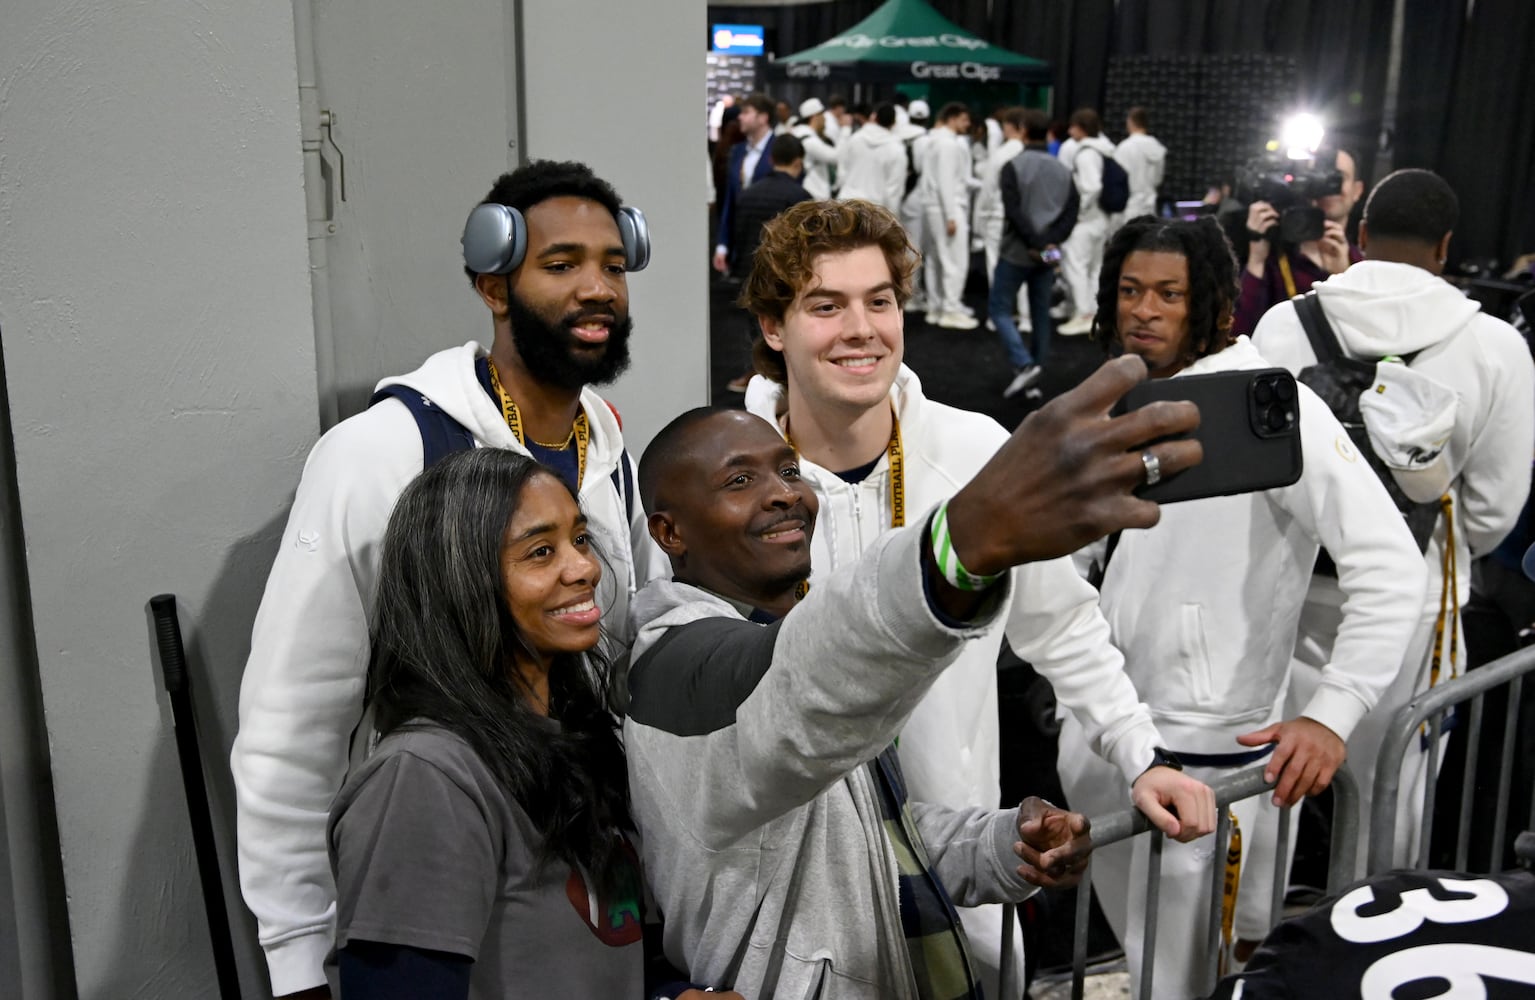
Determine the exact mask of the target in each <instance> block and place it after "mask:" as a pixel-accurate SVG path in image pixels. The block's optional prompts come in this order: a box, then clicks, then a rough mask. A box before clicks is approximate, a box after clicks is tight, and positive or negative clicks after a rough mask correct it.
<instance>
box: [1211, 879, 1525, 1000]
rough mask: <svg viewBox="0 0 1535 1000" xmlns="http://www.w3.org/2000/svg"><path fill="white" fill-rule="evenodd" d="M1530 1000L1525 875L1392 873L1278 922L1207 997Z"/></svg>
mask: <svg viewBox="0 0 1535 1000" xmlns="http://www.w3.org/2000/svg"><path fill="white" fill-rule="evenodd" d="M1320 997H1328V998H1349V997H1358V998H1360V1000H1408V998H1428V997H1433V998H1440V1000H1473V998H1474V1000H1484V998H1485V1000H1503V998H1510V1000H1512V998H1516V997H1517V998H1524V1000H1535V874H1531V873H1530V872H1525V871H1513V872H1504V873H1502V874H1499V875H1488V876H1475V875H1462V874H1458V873H1455V872H1440V871H1394V872H1388V873H1386V874H1384V875H1380V876H1377V877H1375V878H1372V879H1367V880H1365V881H1364V882H1361V883H1359V884H1358V885H1356V886H1354V887H1353V888H1351V889H1349V890H1348V891H1346V892H1345V893H1343V894H1342V895H1341V896H1338V897H1337V898H1335V899H1331V900H1327V901H1324V902H1322V903H1320V904H1319V905H1317V906H1316V907H1314V908H1313V909H1312V910H1311V911H1309V912H1307V913H1305V914H1303V915H1301V916H1299V917H1294V918H1292V919H1289V920H1286V921H1285V922H1284V923H1282V924H1280V925H1279V926H1278V927H1276V928H1275V929H1274V931H1273V932H1272V933H1271V934H1269V936H1268V937H1267V938H1266V939H1265V940H1264V942H1263V946H1262V947H1261V948H1259V949H1258V951H1257V952H1256V953H1254V955H1253V957H1252V960H1251V961H1250V962H1248V964H1247V968H1246V969H1245V970H1244V971H1243V972H1241V973H1240V974H1238V975H1234V976H1228V977H1226V978H1225V979H1223V980H1222V981H1221V983H1220V985H1219V986H1218V987H1216V990H1215V992H1214V993H1212V994H1211V995H1210V997H1209V1000H1310V998H1320Z"/></svg>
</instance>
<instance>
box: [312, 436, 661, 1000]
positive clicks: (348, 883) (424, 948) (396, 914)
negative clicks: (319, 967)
mask: <svg viewBox="0 0 1535 1000" xmlns="http://www.w3.org/2000/svg"><path fill="white" fill-rule="evenodd" d="M601 573H602V568H601V565H600V563H599V562H598V559H597V554H596V552H595V551H594V548H593V545H592V539H591V537H590V535H589V534H588V532H587V525H586V516H585V515H584V514H582V513H581V510H580V508H579V507H578V505H577V503H576V499H575V496H574V495H573V494H572V493H571V491H570V489H569V488H568V487H567V486H565V484H564V483H563V482H561V480H560V479H559V477H557V476H556V475H554V474H553V473H552V472H550V471H549V470H547V469H545V468H544V467H542V466H540V465H538V464H537V463H536V462H534V461H532V460H531V459H528V458H526V457H524V456H522V455H519V454H516V453H513V452H510V451H506V450H503V449H498V448H479V449H473V450H471V451H466V452H460V453H457V454H455V455H452V456H450V457H449V458H447V459H444V460H443V461H441V462H439V463H437V464H436V465H434V466H432V467H431V468H429V469H427V470H426V471H425V472H423V473H422V474H421V475H420V476H419V477H418V478H417V479H416V480H415V481H414V482H412V483H411V484H410V486H408V487H407V488H406V490H405V492H404V493H403V494H402V495H401V496H400V499H399V501H398V504H397V505H396V507H395V509H394V513H393V516H392V517H391V518H390V521H389V527H388V530H387V532H386V533H385V536H384V542H383V550H382V554H381V556H380V567H379V585H378V593H377V596H376V601H375V604H374V610H373V624H372V634H371V639H372V650H373V653H372V662H371V663H370V665H369V669H368V685H369V689H370V698H369V700H370V704H371V705H372V707H373V709H374V711H375V715H376V723H377V727H378V732H379V734H380V736H381V737H382V740H381V742H380V743H379V744H378V747H377V749H376V750H375V752H374V753H373V755H372V756H371V757H369V759H368V760H367V762H366V763H365V764H363V765H362V766H361V767H360V768H359V769H358V770H357V771H356V772H355V773H354V774H352V776H351V777H350V778H349V779H348V781H347V782H346V785H345V787H344V788H343V789H342V790H341V793H340V795H339V796H338V797H337V799H336V802H335V804H334V806H333V807H332V809H331V818H330V837H329V843H330V852H331V864H332V869H333V871H334V873H335V876H336V888H337V898H338V903H337V913H336V919H337V928H336V946H337V950H336V953H335V956H334V957H333V959H332V961H333V962H334V964H335V967H334V968H333V969H332V973H333V975H332V980H331V981H332V985H333V986H335V985H337V984H338V983H339V986H340V989H341V995H342V996H344V997H346V998H347V1000H380V998H395V997H407V996H408V997H418V998H419V997H430V998H438V997H441V998H454V1000H463V998H470V997H474V998H479V997H504V996H510V995H512V994H513V993H520V992H521V991H523V990H525V989H529V988H533V989H536V990H540V991H542V990H544V989H549V990H551V991H552V992H554V993H557V994H564V995H569V996H613V997H623V996H628V997H639V996H641V995H642V989H643V982H642V979H643V971H642V970H643V964H644V963H643V960H642V957H641V951H642V949H641V946H640V941H641V911H640V905H641V902H640V901H641V888H640V887H641V879H640V876H639V869H638V862H637V861H636V856H635V852H634V850H633V848H632V847H631V845H630V843H629V840H628V835H627V831H629V830H631V829H632V821H631V820H630V817H629V797H628V790H627V784H626V777H625V769H624V756H623V748H622V745H621V743H620V740H619V735H618V728H617V721H616V720H615V718H614V717H613V715H612V713H611V712H610V711H609V709H608V707H607V706H608V704H609V702H608V699H607V683H608V680H607V677H608V673H607V669H606V664H604V663H603V662H602V661H601V659H600V657H598V656H597V655H596V653H595V647H596V645H597V642H598V639H599V637H600V630H599V625H598V620H599V617H600V609H599V608H598V607H597V606H596V604H595V600H594V598H595V592H596V591H595V588H596V585H597V581H598V580H599V578H600V577H601Z"/></svg>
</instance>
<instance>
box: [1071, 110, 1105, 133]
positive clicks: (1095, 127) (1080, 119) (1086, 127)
mask: <svg viewBox="0 0 1535 1000" xmlns="http://www.w3.org/2000/svg"><path fill="white" fill-rule="evenodd" d="M1071 124H1073V125H1075V126H1076V127H1077V128H1079V129H1081V130H1082V131H1084V132H1086V133H1087V134H1088V135H1089V136H1094V135H1098V134H1099V133H1100V132H1102V131H1103V120H1102V119H1101V118H1099V117H1098V112H1096V111H1094V110H1093V109H1092V108H1078V109H1077V110H1075V111H1073V112H1072V113H1071Z"/></svg>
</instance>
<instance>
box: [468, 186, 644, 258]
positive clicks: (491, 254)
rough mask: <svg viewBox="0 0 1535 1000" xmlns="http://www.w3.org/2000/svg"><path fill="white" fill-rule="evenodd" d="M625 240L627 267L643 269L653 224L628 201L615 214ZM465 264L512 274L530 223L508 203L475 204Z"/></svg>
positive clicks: (524, 246) (524, 248)
mask: <svg viewBox="0 0 1535 1000" xmlns="http://www.w3.org/2000/svg"><path fill="white" fill-rule="evenodd" d="M614 221H615V222H617V223H618V235H619V236H620V237H621V238H622V240H623V244H624V270H626V271H643V270H644V269H645V265H646V264H649V263H650V227H649V226H648V225H646V224H645V213H644V212H641V211H640V210H639V209H637V208H635V207H634V206H632V205H625V206H624V207H623V208H620V209H619V210H618V215H616V216H614ZM463 244H464V264H465V265H466V266H467V267H468V268H469V270H471V271H473V272H475V273H476V274H511V273H512V272H513V271H515V270H517V268H518V267H520V266H521V265H522V258H523V257H524V256H526V254H527V252H528V224H527V222H526V221H524V219H523V217H522V213H521V212H519V211H517V209H515V208H511V207H509V206H507V205H499V204H496V203H495V202H486V203H484V204H481V205H476V206H475V207H474V211H472V212H470V213H469V221H468V222H466V223H464V239H463Z"/></svg>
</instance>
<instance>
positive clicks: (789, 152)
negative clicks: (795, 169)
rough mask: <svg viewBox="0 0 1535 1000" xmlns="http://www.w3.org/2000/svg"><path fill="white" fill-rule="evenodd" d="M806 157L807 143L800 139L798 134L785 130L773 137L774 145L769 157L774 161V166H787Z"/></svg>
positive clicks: (769, 151)
mask: <svg viewBox="0 0 1535 1000" xmlns="http://www.w3.org/2000/svg"><path fill="white" fill-rule="evenodd" d="M804 158H805V144H804V143H802V142H800V141H799V137H798V136H795V135H792V134H790V133H788V132H785V133H784V134H783V135H780V136H775V137H774V138H773V147H772V148H771V149H769V150H768V159H770V160H772V161H773V166H775V167H787V166H788V165H789V164H791V163H793V162H794V161H795V160H803V159H804Z"/></svg>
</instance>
